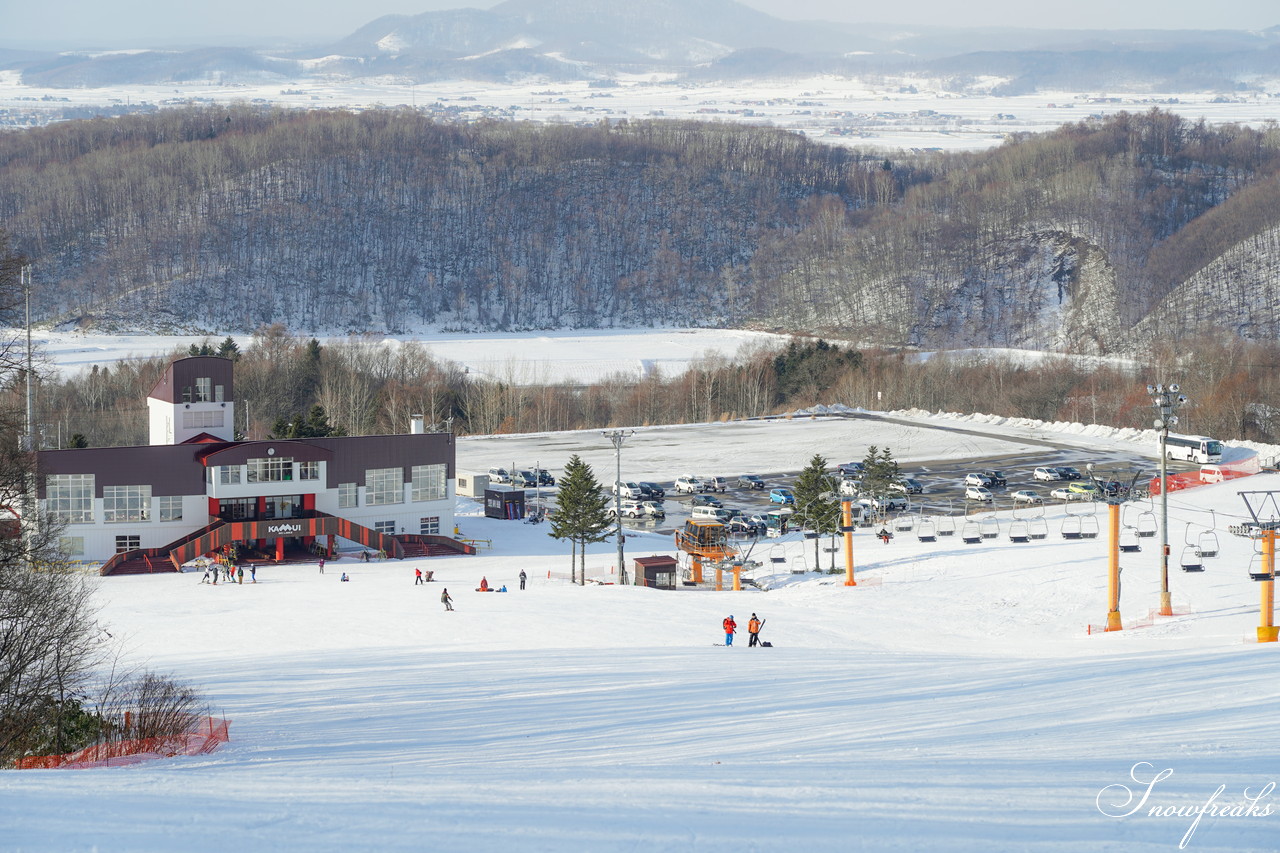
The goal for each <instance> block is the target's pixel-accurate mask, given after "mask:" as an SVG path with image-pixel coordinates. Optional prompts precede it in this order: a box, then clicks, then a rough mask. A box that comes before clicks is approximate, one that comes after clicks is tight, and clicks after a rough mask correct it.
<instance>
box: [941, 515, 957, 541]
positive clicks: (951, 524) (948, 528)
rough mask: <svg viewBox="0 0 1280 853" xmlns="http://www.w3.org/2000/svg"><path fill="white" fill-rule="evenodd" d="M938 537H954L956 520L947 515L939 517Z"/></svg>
mask: <svg viewBox="0 0 1280 853" xmlns="http://www.w3.org/2000/svg"><path fill="white" fill-rule="evenodd" d="M938 535H939V536H955V535H956V520H955V519H954V518H952V517H951V516H949V515H944V516H941V517H940V518H939V519H938Z"/></svg>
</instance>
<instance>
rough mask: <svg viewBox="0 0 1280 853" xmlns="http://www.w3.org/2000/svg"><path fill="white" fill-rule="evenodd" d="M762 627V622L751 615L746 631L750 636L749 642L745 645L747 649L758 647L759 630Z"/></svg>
mask: <svg viewBox="0 0 1280 853" xmlns="http://www.w3.org/2000/svg"><path fill="white" fill-rule="evenodd" d="M763 627H764V622H763V621H761V620H760V619H759V618H757V617H756V615H755V614H754V613H752V614H751V621H750V622H748V623H747V631H748V632H749V633H750V634H751V642H749V643H747V648H751V647H752V646H758V645H760V629H761V628H763Z"/></svg>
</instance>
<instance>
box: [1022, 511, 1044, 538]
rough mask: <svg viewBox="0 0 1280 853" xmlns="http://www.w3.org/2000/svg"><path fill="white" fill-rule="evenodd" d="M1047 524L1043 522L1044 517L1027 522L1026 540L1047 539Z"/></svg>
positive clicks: (1037, 517) (1040, 516)
mask: <svg viewBox="0 0 1280 853" xmlns="http://www.w3.org/2000/svg"><path fill="white" fill-rule="evenodd" d="M1048 535H1049V524H1048V522H1046V521H1045V520H1044V515H1043V514H1041V515H1038V516H1036V517H1035V518H1033V519H1030V520H1029V521H1028V522H1027V538H1028V539H1031V540H1039V539H1044V538H1046V537H1048Z"/></svg>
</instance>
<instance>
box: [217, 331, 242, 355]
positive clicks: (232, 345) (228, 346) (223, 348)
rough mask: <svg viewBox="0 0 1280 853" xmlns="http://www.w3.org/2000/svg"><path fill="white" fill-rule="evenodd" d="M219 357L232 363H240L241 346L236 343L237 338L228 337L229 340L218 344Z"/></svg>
mask: <svg viewBox="0 0 1280 853" xmlns="http://www.w3.org/2000/svg"><path fill="white" fill-rule="evenodd" d="M218 355H220V356H222V357H223V358H229V359H231V360H232V361H239V360H240V346H239V344H237V343H236V341H235V338H233V337H231V336H230V335H227V339H226V340H224V341H223V342H222V343H220V344H218Z"/></svg>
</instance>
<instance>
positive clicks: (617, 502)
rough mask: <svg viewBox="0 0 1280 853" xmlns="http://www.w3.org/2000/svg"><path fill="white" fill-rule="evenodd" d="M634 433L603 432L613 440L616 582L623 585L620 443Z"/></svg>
mask: <svg viewBox="0 0 1280 853" xmlns="http://www.w3.org/2000/svg"><path fill="white" fill-rule="evenodd" d="M635 434H636V431H635V430H633V429H608V430H605V431H604V433H603V435H604V436H605V437H606V438H608V439H609V441H611V442H613V453H614V458H615V460H616V462H617V471H616V476H615V479H614V481H613V519H614V521H615V522H616V523H617V525H618V527H617V535H618V583H620V584H623V585H625V584H626V582H627V566H626V563H625V562H624V560H625V559H626V558H625V557H624V556H623V548H622V543H623V542H624V541H625V537H624V536H623V535H622V443H623V442H624V441H626V440H627V439H628V438H630V437H631V436H633V435H635Z"/></svg>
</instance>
